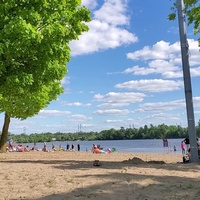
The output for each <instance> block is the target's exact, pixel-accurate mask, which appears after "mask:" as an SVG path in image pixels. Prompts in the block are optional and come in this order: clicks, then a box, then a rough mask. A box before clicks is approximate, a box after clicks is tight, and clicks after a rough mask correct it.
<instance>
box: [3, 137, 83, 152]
mask: <svg viewBox="0 0 200 200" xmlns="http://www.w3.org/2000/svg"><path fill="white" fill-rule="evenodd" d="M6 150H7V151H8V152H29V151H44V152H49V151H75V145H74V144H72V145H71V147H70V145H69V144H67V145H66V149H65V148H63V147H62V144H60V145H59V148H56V145H55V144H54V143H52V147H51V148H48V147H47V144H46V142H44V143H43V148H41V149H40V148H38V146H37V144H36V142H34V144H33V147H32V148H29V146H28V145H26V146H23V145H22V144H16V145H14V144H13V140H12V138H10V139H9V140H8V143H7V147H6ZM80 150H81V146H80V144H77V151H80Z"/></svg>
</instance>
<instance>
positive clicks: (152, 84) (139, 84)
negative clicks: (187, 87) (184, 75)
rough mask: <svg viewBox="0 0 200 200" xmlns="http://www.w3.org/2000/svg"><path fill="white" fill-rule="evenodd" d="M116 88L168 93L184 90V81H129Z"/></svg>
mask: <svg viewBox="0 0 200 200" xmlns="http://www.w3.org/2000/svg"><path fill="white" fill-rule="evenodd" d="M115 87H116V88H123V89H129V90H139V91H148V92H167V91H174V90H180V89H182V88H183V81H174V80H162V79H149V80H148V79H144V80H136V81H133V80H132V81H128V82H124V83H119V84H117V85H115Z"/></svg>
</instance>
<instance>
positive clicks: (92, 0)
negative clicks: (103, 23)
mask: <svg viewBox="0 0 200 200" xmlns="http://www.w3.org/2000/svg"><path fill="white" fill-rule="evenodd" d="M82 5H83V6H86V7H87V8H88V9H94V8H95V7H96V6H97V2H96V0H82Z"/></svg>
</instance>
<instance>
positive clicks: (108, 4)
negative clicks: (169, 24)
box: [70, 0, 138, 56]
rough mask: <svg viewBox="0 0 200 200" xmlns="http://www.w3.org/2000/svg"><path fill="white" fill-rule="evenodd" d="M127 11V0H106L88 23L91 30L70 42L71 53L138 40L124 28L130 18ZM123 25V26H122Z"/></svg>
mask: <svg viewBox="0 0 200 200" xmlns="http://www.w3.org/2000/svg"><path fill="white" fill-rule="evenodd" d="M120 6H122V7H120ZM126 11H127V1H125V0H106V1H105V3H104V4H103V5H102V7H101V8H100V9H99V10H96V11H94V16H93V20H92V21H91V22H89V23H88V26H89V31H88V32H84V33H83V34H82V35H81V36H80V37H79V40H76V41H71V42H70V47H71V55H72V56H76V55H81V54H88V53H93V52H97V51H101V50H105V49H109V48H116V47H119V46H121V45H124V44H130V43H134V42H136V41H137V40H138V38H137V37H136V36H135V35H134V34H133V33H131V32H129V31H127V30H126V29H125V28H124V26H125V25H128V24H129V20H130V19H129V18H128V17H127V15H126V14H127V13H126ZM110 13H112V15H110ZM122 25H123V28H122V27H120V26H122Z"/></svg>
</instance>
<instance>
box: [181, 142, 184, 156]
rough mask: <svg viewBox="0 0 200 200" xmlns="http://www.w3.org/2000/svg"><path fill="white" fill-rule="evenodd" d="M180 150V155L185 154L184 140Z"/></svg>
mask: <svg viewBox="0 0 200 200" xmlns="http://www.w3.org/2000/svg"><path fill="white" fill-rule="evenodd" d="M181 150H182V154H183V155H184V154H185V142H184V140H183V141H182V142H181Z"/></svg>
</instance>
